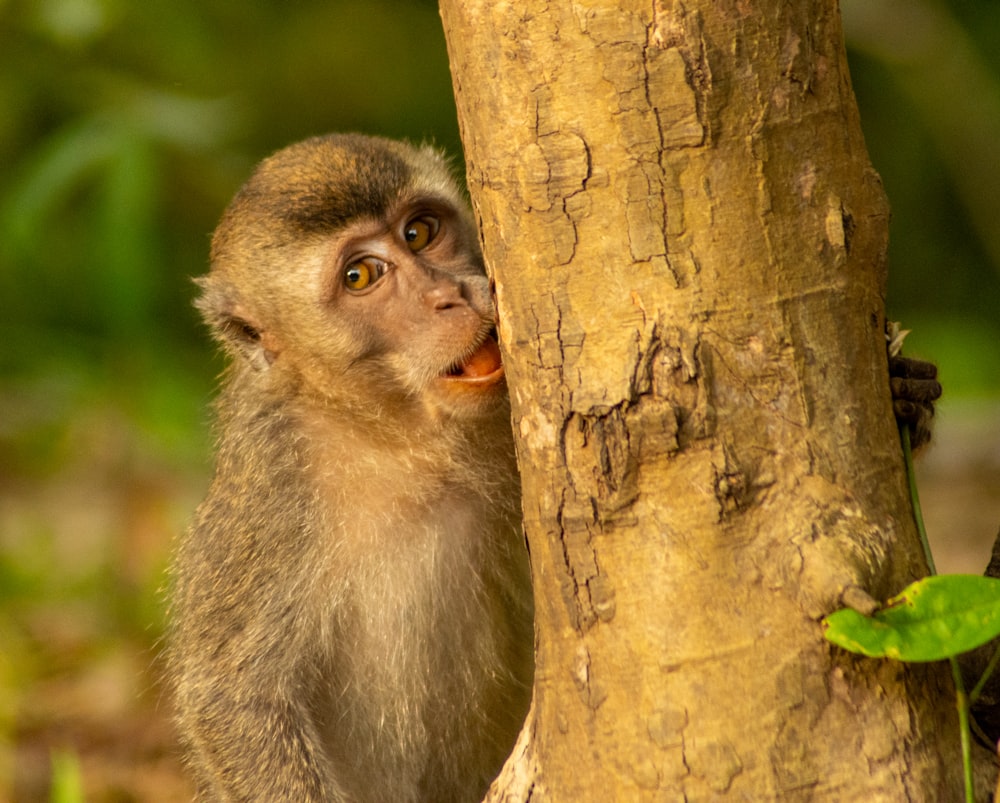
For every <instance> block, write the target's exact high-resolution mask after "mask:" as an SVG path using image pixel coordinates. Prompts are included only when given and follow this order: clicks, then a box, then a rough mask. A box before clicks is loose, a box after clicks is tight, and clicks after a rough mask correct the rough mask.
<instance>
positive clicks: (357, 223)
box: [168, 134, 940, 803]
mask: <svg viewBox="0 0 1000 803" xmlns="http://www.w3.org/2000/svg"><path fill="white" fill-rule="evenodd" d="M210 263H211V266H210V270H209V273H208V274H207V275H206V276H204V277H202V278H201V279H200V280H199V285H200V289H201V295H200V297H199V298H198V300H197V301H196V305H197V307H198V308H199V310H200V311H201V313H202V315H203V317H204V319H205V321H206V322H207V323H208V325H209V327H210V329H211V332H212V334H213V335H214V337H215V338H216V340H217V341H218V342H219V343H220V344H221V346H222V348H223V349H224V350H225V352H226V353H227V354H228V357H229V364H228V367H227V368H226V371H225V373H224V375H223V378H222V383H221V385H222V386H221V390H220V394H219V398H218V400H217V402H216V419H217V422H216V430H217V434H216V438H217V447H216V466H215V475H214V478H213V480H212V483H211V486H210V488H209V491H208V495H207V497H206V499H205V500H204V501H203V502H202V503H201V505H200V506H199V507H198V509H197V511H196V512H195V515H194V520H193V522H192V524H191V526H190V528H189V529H188V531H187V533H186V535H185V536H184V537H183V538H182V539H181V542H180V544H179V546H178V547H177V549H176V551H175V555H174V559H173V564H172V604H171V625H170V633H169V647H168V661H169V674H170V676H171V678H172V681H173V686H174V695H175V699H176V707H177V710H178V714H177V723H178V729H179V731H180V734H181V738H182V740H183V741H184V743H185V745H186V748H187V752H188V755H189V759H188V762H189V765H190V767H191V769H192V771H193V774H194V776H195V779H196V782H197V785H198V794H199V797H200V798H201V799H204V800H212V801H230V800H240V801H253V800H256V801H268V802H269V803H274V801H296V802H297V803H309V802H310V801H352V802H353V801H357V803H367V802H372V803H376V802H377V803H388V802H390V801H391V802H392V803H408V802H409V801H433V802H434V803H449V801H472V800H480V799H481V798H482V796H483V794H484V793H485V791H486V789H487V787H488V785H489V783H490V782H491V780H492V779H493V778H494V777H495V775H496V774H497V772H498V771H499V769H500V767H501V765H502V763H503V761H504V759H505V758H506V756H507V754H508V753H509V751H510V749H511V747H512V746H513V743H514V740H515V738H516V735H517V733H518V730H519V728H520V726H521V724H522V722H523V720H524V718H525V715H526V712H527V709H528V706H529V703H530V694H531V691H530V690H531V683H532V676H533V646H534V645H533V629H532V628H533V622H532V606H533V602H532V592H531V586H530V577H529V566H528V552H527V550H526V548H525V545H524V542H523V537H522V534H521V526H520V489H519V479H518V474H517V467H516V462H515V454H514V443H513V435H512V432H511V427H510V406H509V400H508V397H507V392H506V381H505V376H504V370H503V365H502V362H501V360H500V352H499V347H498V344H497V341H496V329H495V317H494V310H493V303H492V298H491V291H490V285H489V282H488V279H487V277H486V273H485V270H484V265H483V259H482V256H481V253H480V250H479V246H478V240H477V234H476V230H475V226H474V223H473V218H472V213H471V210H470V209H469V207H468V205H467V203H466V202H465V201H464V199H463V196H462V194H461V191H460V190H459V187H458V185H457V183H456V181H455V180H454V178H453V177H452V175H451V173H450V170H449V168H448V165H447V162H446V160H445V159H444V158H443V157H442V156H441V155H440V154H439V153H437V152H436V151H435V150H434V149H432V148H429V147H415V146H411V145H408V144H405V143H401V142H396V141H392V140H387V139H382V138H378V137H368V136H363V135H357V134H333V135H328V136H324V137H316V138H312V139H308V140H306V141H304V142H301V143H298V144H296V145H292V146H290V147H288V148H286V149H284V150H282V151H279V152H278V153H276V154H275V155H273V156H271V157H269V158H267V159H265V160H264V161H263V162H262V163H261V164H260V165H259V166H258V168H257V169H256V171H255V172H254V173H253V174H252V176H251V177H250V179H249V180H248V181H247V183H246V184H245V185H244V186H243V187H242V188H241V189H240V190H239V192H238V193H237V194H236V196H235V198H234V199H233V201H232V202H231V203H230V205H229V207H228V208H227V210H226V211H225V212H224V214H223V216H222V220H221V221H220V223H219V225H218V227H217V229H216V231H215V233H214V235H213V238H212V244H211V253H210ZM900 365H902V366H903V367H900ZM905 366H906V361H904V362H903V363H900V364H898V365H896V369H895V373H896V374H897V375H898V378H899V379H900V380H901V381H900V382H896V380H893V382H894V383H895V384H894V385H893V391H894V393H895V392H897V391H898V392H899V393H902V394H903V395H904V396H905V395H906V394H907V393H909V394H910V395H911V396H913V395H914V392H913V387H911V384H912V383H911V380H914V381H917V387H918V390H919V392H918V393H916V396H917V397H918V398H916V399H914V400H912V405H911V407H907V408H906V409H905V410H902V412H905V413H906V417H907V420H908V421H909V422H912V425H913V426H916V424H917V422H918V421H919V420H921V419H922V418H925V417H926V414H927V409H928V407H931V408H932V403H933V400H934V399H935V398H936V396H935V392H934V388H933V386H928V385H926V384H922V383H924V382H925V381H927V380H928V377H927V371H926V370H925V369H920V370H917V372H916V373H917V375H916V376H907V375H905V374H906V371H907V370H908V369H906V367H905ZM911 373H912V371H911ZM929 381H931V382H934V381H935V380H934V378H933V377H930V378H929ZM939 392H940V390H939V389H938V391H937V393H939ZM899 412H900V411H897V414H898V413H899Z"/></svg>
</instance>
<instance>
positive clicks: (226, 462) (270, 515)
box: [171, 404, 345, 803]
mask: <svg viewBox="0 0 1000 803" xmlns="http://www.w3.org/2000/svg"><path fill="white" fill-rule="evenodd" d="M230 407H231V408H235V407H236V405H234V404H230ZM236 409H239V408H236ZM224 429H225V434H224V436H223V438H222V440H221V444H220V449H219V459H218V464H217V475H216V479H215V481H214V482H213V484H212V488H211V490H210V492H209V494H208V497H207V498H206V499H205V501H204V502H203V503H202V504H201V506H199V508H198V511H197V513H196V515H195V519H194V521H193V523H192V526H191V529H190V531H189V533H188V535H187V537H186V538H185V539H184V541H183V543H182V544H181V547H180V549H179V551H178V554H177V560H176V563H175V570H174V571H175V589H174V591H175V593H174V611H173V619H174V624H173V634H172V636H173V637H172V648H171V661H172V664H173V670H174V671H173V675H174V678H175V683H176V699H177V708H178V712H177V720H178V725H179V729H180V731H181V736H182V738H183V739H184V740H185V741H186V742H187V744H188V745H189V747H190V763H191V765H192V769H193V770H194V771H195V773H196V775H197V777H198V782H199V792H200V795H199V799H200V800H203V801H228V800H242V801H260V803H265V801H267V803H271V801H286V800H287V801H292V800H294V801H302V803H314V802H315V803H320V801H324V803H325V802H327V801H343V800H345V797H344V796H343V794H342V792H341V790H340V789H339V786H338V784H337V781H336V780H335V775H334V771H333V768H332V766H330V761H329V758H328V757H327V756H326V755H325V754H324V752H323V750H322V749H321V747H320V745H321V739H320V737H319V735H318V734H317V733H316V731H317V723H316V722H315V721H314V717H313V716H312V715H311V711H310V710H309V704H310V700H309V699H308V697H306V696H304V695H303V694H302V691H301V690H302V688H303V687H304V686H307V685H308V678H309V677H310V675H311V674H312V673H315V671H316V668H315V666H314V665H313V664H314V660H313V658H314V656H315V652H316V650H315V646H314V645H315V644H316V643H317V642H318V640H319V634H318V633H317V632H316V631H317V626H316V618H315V617H314V616H309V615H307V610H305V608H306V605H305V603H304V602H303V599H302V594H301V593H299V590H300V588H301V587H302V585H303V580H302V578H303V577H307V576H308V574H307V571H306V570H307V568H309V567H310V566H311V567H313V568H315V565H314V564H315V561H313V560H312V557H311V556H312V552H311V549H312V545H313V540H312V538H311V533H312V531H311V530H310V529H309V528H308V527H306V526H305V525H304V523H303V522H304V521H305V520H308V517H309V510H310V508H309V497H308V495H306V494H303V493H301V491H297V490H296V489H301V488H302V486H303V483H302V481H301V478H300V470H301V469H300V466H299V462H300V459H299V457H298V456H297V449H296V439H295V438H293V437H291V436H290V434H289V432H288V427H287V422H286V421H285V420H284V419H283V416H281V415H280V414H278V413H276V412H274V411H271V412H270V414H269V415H266V416H255V415H253V414H252V413H248V414H247V415H246V417H245V418H242V417H240V418H237V419H236V420H235V421H232V422H230V423H229V424H228V426H226V427H224ZM234 433H238V434H234ZM250 433H252V438H251V437H244V436H249V435H250ZM248 444H251V445H252V446H253V448H249V447H248ZM272 484H273V485H275V486H277V487H279V488H282V489H283V490H284V493H275V491H274V489H273V487H271V486H272Z"/></svg>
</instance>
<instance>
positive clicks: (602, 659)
mask: <svg viewBox="0 0 1000 803" xmlns="http://www.w3.org/2000/svg"><path fill="white" fill-rule="evenodd" d="M441 7H442V16H443V19H444V24H445V30H446V34H447V37H448V47H449V53H450V57H451V62H452V73H453V77H454V83H455V89H456V95H457V99H458V107H459V120H460V124H461V127H462V136H463V141H464V143H465V148H466V159H467V167H468V176H469V185H470V191H471V194H472V198H473V202H474V206H475V209H476V211H477V214H478V216H479V219H480V223H481V229H482V236H483V243H484V250H485V254H486V259H487V262H488V264H489V266H490V268H491V270H492V272H493V276H494V278H495V281H496V288H497V296H498V301H499V305H500V310H501V338H502V345H503V347H504V359H505V363H506V365H507V370H508V377H509V383H510V387H511V394H512V400H513V409H514V428H515V432H516V435H517V437H518V450H519V460H520V466H521V471H522V477H523V487H524V514H525V522H526V528H527V533H528V539H529V543H530V548H531V556H532V567H533V575H534V582H535V594H536V611H537V614H536V616H537V620H536V628H537V640H538V644H537V655H538V657H537V670H536V681H535V701H534V705H533V709H532V713H531V714H530V715H529V720H528V723H527V726H526V729H525V731H524V733H522V740H521V742H520V743H519V745H518V748H517V750H516V751H515V753H514V755H513V757H512V759H511V761H510V762H508V765H507V767H506V769H505V774H504V775H503V776H501V779H500V782H499V784H498V786H497V788H495V789H494V793H495V795H494V796H495V799H507V800H527V799H529V798H530V799H531V800H541V799H549V800H601V801H605V800H629V801H632V800H680V799H684V800H688V801H694V800H730V799H732V800H769V799H781V800H785V801H794V800H873V801H875V800H891V801H897V800H907V799H909V800H955V799H958V798H960V795H961V779H960V766H959V764H960V762H959V754H958V730H957V723H956V718H955V716H954V711H953V706H952V705H951V703H950V699H951V695H952V693H953V692H952V690H951V686H950V680H949V678H948V674H947V667H946V666H943V665H929V666H919V667H915V668H908V667H906V666H903V665H901V664H899V663H894V662H889V661H871V660H866V659H856V658H854V657H851V656H848V655H846V654H844V653H841V652H838V651H837V650H834V649H832V648H831V647H829V646H828V645H827V644H826V643H825V642H824V640H823V638H822V633H821V629H820V626H819V624H818V622H817V618H818V617H819V616H821V615H822V614H824V613H827V612H829V611H831V610H833V609H834V608H836V607H840V605H841V599H842V598H843V595H844V592H845V590H848V595H850V591H849V590H850V589H851V588H852V587H853V588H857V587H860V588H862V589H865V590H867V591H868V592H869V593H870V594H871V595H872V596H874V597H876V598H880V599H884V598H885V597H886V596H888V595H890V594H891V593H893V592H895V591H897V590H899V589H900V588H902V587H903V586H904V585H905V584H906V583H907V582H909V581H910V580H912V579H914V578H916V577H918V576H920V575H923V574H924V573H925V567H924V565H923V561H922V558H921V556H920V552H919V547H918V545H917V541H916V537H915V534H914V531H913V526H912V518H911V514H910V511H909V505H908V502H907V499H906V495H905V488H904V477H903V467H902V461H901V457H900V450H899V443H898V438H897V435H896V432H895V428H894V425H893V420H892V414H891V410H890V401H889V391H888V383H887V369H886V357H885V340H884V335H883V332H884V311H883V294H884V289H885V274H886V268H885V253H886V237H887V216H888V211H887V204H886V200H885V197H884V194H883V191H882V187H881V183H880V181H879V178H878V176H877V175H876V174H875V172H874V170H873V169H872V167H871V165H870V164H869V160H868V156H867V153H866V151H865V146H864V142H863V139H862V135H861V130H860V125H859V121H858V114H857V109H856V106H855V102H854V97H853V94H852V91H851V86H850V79H849V75H848V71H847V65H846V60H845V54H844V48H843V42H842V36H841V30H840V21H839V14H838V10H837V6H836V3H835V2H833V0H829V2H798V3H788V2H785V0H755V1H754V2H742V1H741V0H732V1H731V2H722V3H720V2H714V1H711V2H710V1H709V0H700V1H699V0H687V1H686V2H680V0H677V2H669V1H668V0H661V2H656V3H655V4H654V3H652V2H650V1H649V0H643V2H637V1H636V0H628V2H618V0H615V2H587V3H582V2H581V3H574V2H569V0H553V1H552V2H539V1H538V0H518V2H504V1H503V0H501V1H500V2H498V1H497V0H442V2H441Z"/></svg>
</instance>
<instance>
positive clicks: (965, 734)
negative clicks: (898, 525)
mask: <svg viewBox="0 0 1000 803" xmlns="http://www.w3.org/2000/svg"><path fill="white" fill-rule="evenodd" d="M899 436H900V440H902V442H903V458H904V459H905V461H906V481H907V483H908V484H909V486H910V502H911V503H912V506H913V520H914V522H916V525H917V534H918V535H919V536H920V546H921V547H923V550H924V559H925V560H926V561H927V569H928V570H929V571H930V573H931V574H932V575H933V574H937V568H936V567H935V566H934V556H933V555H932V554H931V545H930V542H929V541H928V540H927V529H926V528H925V527H924V514H923V513H922V512H921V510H920V495H919V494H918V493H917V477H916V474H915V473H914V471H913V449H912V448H911V446H910V429H909V427H907V426H906V424H900V425H899ZM997 655H1000V651H998V653H997ZM996 657H997V656H994V658H996ZM948 663H949V664H950V665H951V676H952V678H953V679H954V681H955V707H956V708H957V709H958V730H959V733H960V735H961V739H962V776H963V779H964V781H965V800H966V803H975V792H974V789H973V786H972V738H971V733H972V731H971V730H970V725H969V696H968V695H967V694H966V693H965V682H964V681H963V680H962V670H961V669H960V668H959V666H958V659H957V658H955V657H954V656H953V657H951V658H949V659H948ZM978 693H979V684H976V688H975V689H973V694H978Z"/></svg>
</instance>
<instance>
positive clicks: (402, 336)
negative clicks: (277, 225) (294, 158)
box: [321, 198, 506, 413]
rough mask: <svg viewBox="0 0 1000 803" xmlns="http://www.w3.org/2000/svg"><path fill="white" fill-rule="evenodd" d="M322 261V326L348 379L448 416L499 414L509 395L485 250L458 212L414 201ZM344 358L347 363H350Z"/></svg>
mask: <svg viewBox="0 0 1000 803" xmlns="http://www.w3.org/2000/svg"><path fill="white" fill-rule="evenodd" d="M329 249H330V250H329V252H328V254H327V255H326V256H325V257H324V259H323V263H324V264H323V287H322V289H321V297H322V299H323V303H322V308H323V314H322V317H324V318H326V321H325V324H326V326H327V327H328V328H329V329H330V330H331V331H335V332H336V333H337V337H336V341H337V348H336V349H335V350H336V351H340V352H346V353H342V356H340V357H338V359H337V360H336V362H337V363H339V365H340V367H342V368H343V371H344V374H345V376H346V377H351V376H352V375H355V374H366V375H370V376H373V377H377V378H378V379H379V380H380V381H383V382H385V381H387V382H390V383H398V387H399V389H400V390H401V391H402V392H404V393H405V394H406V395H407V396H409V397H414V398H420V399H421V400H423V401H424V402H427V403H430V404H432V405H434V406H436V407H438V408H441V409H443V410H446V411H449V412H456V413H463V412H476V411H479V410H481V409H484V408H489V407H491V406H493V405H494V403H495V401H496V399H497V398H498V397H502V396H503V394H504V392H505V390H506V386H505V383H504V372H503V367H502V365H501V362H500V350H499V347H498V346H497V343H496V339H495V329H494V311H493V305H492V301H491V298H490V292H489V286H488V282H487V279H486V275H485V273H484V271H483V268H482V263H481V260H480V257H479V253H478V250H477V249H476V247H475V244H474V242H473V241H471V238H470V233H469V231H468V227H467V224H466V221H465V220H464V219H463V217H462V216H461V214H460V211H459V210H456V209H454V208H452V207H450V206H449V205H447V204H444V203H442V202H441V201H440V200H439V199H434V198H416V199H412V200H407V201H406V202H405V203H402V204H400V205H399V206H398V207H396V208H394V209H393V210H392V211H391V212H390V213H389V214H388V215H386V216H385V217H384V218H382V219H367V220H360V221H357V222H355V223H353V224H352V225H351V226H349V227H347V228H346V229H345V230H344V231H343V232H341V233H340V234H339V235H338V236H337V237H335V238H333V239H332V240H331V242H330V244H329ZM344 358H346V359H344Z"/></svg>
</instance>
